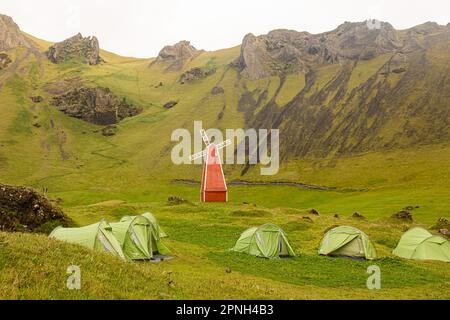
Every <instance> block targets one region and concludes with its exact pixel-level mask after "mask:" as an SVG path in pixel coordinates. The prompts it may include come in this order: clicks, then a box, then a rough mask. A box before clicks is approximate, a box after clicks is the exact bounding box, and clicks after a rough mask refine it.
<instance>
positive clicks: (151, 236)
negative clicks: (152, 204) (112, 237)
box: [113, 213, 170, 258]
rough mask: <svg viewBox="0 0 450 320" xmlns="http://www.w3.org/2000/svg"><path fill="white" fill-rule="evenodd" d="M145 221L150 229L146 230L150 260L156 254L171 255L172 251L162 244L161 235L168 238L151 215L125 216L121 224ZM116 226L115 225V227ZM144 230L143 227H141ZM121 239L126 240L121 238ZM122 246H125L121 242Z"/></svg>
mask: <svg viewBox="0 0 450 320" xmlns="http://www.w3.org/2000/svg"><path fill="white" fill-rule="evenodd" d="M136 219H138V220H137V221H143V220H145V221H146V223H147V224H148V228H146V231H142V232H147V235H146V239H148V240H149V241H148V242H147V252H148V253H149V254H150V258H152V257H153V255H154V254H163V255H165V254H170V250H169V249H168V248H167V247H166V246H165V245H164V244H163V243H162V242H161V234H163V235H164V236H167V235H166V234H165V233H164V232H163V231H162V230H161V228H160V227H159V225H158V223H157V220H156V218H155V217H154V216H153V215H152V214H151V213H145V214H143V215H140V216H125V217H123V218H122V219H120V222H118V223H119V224H124V225H126V224H130V223H131V222H132V221H136ZM113 226H114V225H113ZM140 228H142V226H141V227H140ZM120 239H124V240H125V238H123V237H121V238H120ZM119 242H120V243H121V244H122V246H123V245H124V242H122V241H119Z"/></svg>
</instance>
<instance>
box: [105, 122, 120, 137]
mask: <svg viewBox="0 0 450 320" xmlns="http://www.w3.org/2000/svg"><path fill="white" fill-rule="evenodd" d="M101 133H102V135H103V136H105V137H111V136H114V135H116V133H117V126H116V125H114V124H112V125H109V126H106V127H104V128H103V129H102V130H101Z"/></svg>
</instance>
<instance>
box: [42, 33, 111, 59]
mask: <svg viewBox="0 0 450 320" xmlns="http://www.w3.org/2000/svg"><path fill="white" fill-rule="evenodd" d="M46 55H47V57H48V59H49V60H50V61H51V62H53V63H61V62H64V61H69V60H75V61H81V62H83V63H85V64H89V65H96V64H99V63H100V62H102V59H101V58H100V46H99V43H98V40H97V38H96V37H86V38H83V36H82V35H81V33H79V34H77V35H76V36H73V37H71V38H69V39H66V40H64V41H62V42H59V43H56V44H54V45H53V46H51V47H50V48H48V51H47V52H46Z"/></svg>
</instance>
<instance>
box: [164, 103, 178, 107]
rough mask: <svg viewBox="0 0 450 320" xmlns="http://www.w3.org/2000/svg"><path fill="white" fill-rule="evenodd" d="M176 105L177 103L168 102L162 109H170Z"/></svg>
mask: <svg viewBox="0 0 450 320" xmlns="http://www.w3.org/2000/svg"><path fill="white" fill-rule="evenodd" d="M177 104H178V101H169V102H167V103H166V104H164V108H166V109H172V108H173V107H175V106H176V105H177Z"/></svg>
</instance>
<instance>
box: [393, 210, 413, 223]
mask: <svg viewBox="0 0 450 320" xmlns="http://www.w3.org/2000/svg"><path fill="white" fill-rule="evenodd" d="M392 218H395V219H400V220H407V221H412V220H413V218H412V214H411V212H409V211H407V210H401V211H399V212H397V213H395V214H393V215H392Z"/></svg>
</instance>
